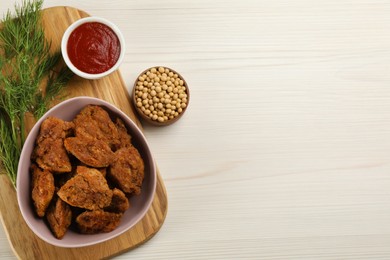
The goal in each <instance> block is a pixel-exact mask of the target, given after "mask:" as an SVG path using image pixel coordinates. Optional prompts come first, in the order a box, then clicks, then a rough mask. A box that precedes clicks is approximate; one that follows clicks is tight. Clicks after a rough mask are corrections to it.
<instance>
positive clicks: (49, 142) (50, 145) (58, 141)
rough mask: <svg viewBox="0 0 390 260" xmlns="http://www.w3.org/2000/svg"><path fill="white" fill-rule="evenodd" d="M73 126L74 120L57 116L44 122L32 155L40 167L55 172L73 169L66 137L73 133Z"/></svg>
mask: <svg viewBox="0 0 390 260" xmlns="http://www.w3.org/2000/svg"><path fill="white" fill-rule="evenodd" d="M73 127H74V124H73V123H72V122H66V121H63V120H61V119H59V118H55V117H48V118H47V119H45V120H44V121H43V122H42V124H41V128H40V131H39V134H38V137H37V140H36V147H35V149H34V152H33V155H32V158H33V159H35V160H36V162H37V164H38V165H39V167H41V168H42V169H44V170H49V171H51V172H54V173H63V172H70V171H71V170H72V165H71V163H70V160H69V157H68V154H67V152H66V150H65V147H64V139H65V138H66V137H67V136H68V135H69V134H70V133H71V131H72V129H73Z"/></svg>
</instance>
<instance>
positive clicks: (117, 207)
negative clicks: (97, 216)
mask: <svg viewBox="0 0 390 260" xmlns="http://www.w3.org/2000/svg"><path fill="white" fill-rule="evenodd" d="M129 207H130V203H129V200H128V199H127V197H126V195H125V194H124V193H123V192H122V191H121V190H120V189H117V188H114V189H113V190H112V200H111V204H110V206H108V207H106V208H104V210H105V211H108V212H116V213H123V212H125V211H126V210H127V209H128V208H129Z"/></svg>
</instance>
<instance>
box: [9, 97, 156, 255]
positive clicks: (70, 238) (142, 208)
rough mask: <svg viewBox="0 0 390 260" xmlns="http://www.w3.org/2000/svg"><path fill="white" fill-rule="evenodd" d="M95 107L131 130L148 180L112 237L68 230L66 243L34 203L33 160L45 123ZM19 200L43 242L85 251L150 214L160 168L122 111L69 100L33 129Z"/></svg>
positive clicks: (19, 182) (20, 172)
mask: <svg viewBox="0 0 390 260" xmlns="http://www.w3.org/2000/svg"><path fill="white" fill-rule="evenodd" d="M89 104H94V105H100V106H103V107H104V108H105V109H106V110H107V111H108V112H109V114H111V115H113V116H115V117H120V118H121V119H122V120H123V122H124V123H125V125H126V126H127V129H128V132H129V134H130V135H131V136H132V142H133V144H134V146H135V147H137V148H138V150H139V152H140V154H141V156H142V158H143V159H144V162H145V178H144V182H143V184H142V190H141V194H140V195H138V196H132V197H131V198H130V200H129V202H130V205H131V207H130V208H129V209H128V210H127V211H126V212H125V213H124V215H123V217H122V219H121V223H120V225H119V226H118V227H117V228H116V229H115V230H113V231H111V232H109V233H100V234H93V235H85V234H80V233H77V232H75V231H72V230H68V231H67V233H66V234H65V236H64V237H63V238H62V239H57V238H55V237H54V235H53V234H52V232H51V231H50V229H49V227H48V225H47V224H46V223H45V221H44V220H43V219H40V218H38V217H37V216H36V214H35V213H34V209H33V205H32V200H31V186H30V185H31V175H30V172H29V167H30V157H31V153H32V151H33V148H34V143H35V139H36V137H37V135H38V133H39V128H40V125H41V123H42V121H43V120H44V119H46V118H47V117H48V116H55V117H58V118H61V119H63V120H68V121H70V120H72V119H73V118H74V117H75V116H76V114H77V113H78V112H79V111H80V110H81V109H82V108H83V107H85V106H86V105H89ZM16 185H17V198H18V204H19V208H20V211H21V213H22V215H23V218H24V220H25V221H26V223H27V224H28V226H29V227H30V228H31V230H32V231H33V232H34V233H35V234H36V235H37V236H38V237H40V238H41V239H43V240H44V241H46V242H47V243H50V244H52V245H55V246H59V247H68V248H71V247H83V246H89V245H93V244H97V243H101V242H104V241H107V240H109V239H112V238H114V237H116V236H119V235H120V234H122V233H124V232H125V231H127V230H129V229H130V228H131V227H133V226H134V225H135V224H136V223H137V222H138V221H140V220H141V219H142V217H143V216H144V215H145V214H146V212H147V211H148V209H149V207H150V205H151V203H152V201H153V197H154V193H155V189H156V166H155V163H154V159H153V156H152V153H151V151H150V149H149V145H148V143H147V141H146V139H145V136H144V135H143V133H142V132H141V130H140V129H139V128H138V127H137V126H136V124H135V123H134V122H133V121H132V120H131V119H130V118H129V117H128V116H127V115H126V114H124V113H123V112H122V111H121V110H119V109H118V108H116V107H115V106H113V105H112V104H110V103H107V102H106V101H103V100H100V99H97V98H91V97H76V98H72V99H69V100H66V101H64V102H62V103H60V104H58V105H56V106H54V107H53V108H52V109H50V110H49V111H48V112H47V113H46V114H45V115H44V116H43V117H42V118H41V119H40V120H39V121H38V122H37V123H36V124H35V126H34V127H33V128H32V130H31V132H30V134H29V135H28V137H27V139H26V142H25V144H24V146H23V150H22V153H21V157H20V161H19V167H18V175H17V180H16Z"/></svg>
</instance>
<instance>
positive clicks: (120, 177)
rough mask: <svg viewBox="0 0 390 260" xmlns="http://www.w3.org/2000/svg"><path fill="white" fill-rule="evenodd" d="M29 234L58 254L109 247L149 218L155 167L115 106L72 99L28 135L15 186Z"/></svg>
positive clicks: (143, 141)
mask: <svg viewBox="0 0 390 260" xmlns="http://www.w3.org/2000/svg"><path fill="white" fill-rule="evenodd" d="M16 185H17V187H16V188H17V199H18V204H19V208H20V211H21V213H22V216H23V218H24V220H25V221H26V223H27V225H28V226H29V227H30V228H31V230H32V231H33V232H34V233H35V234H36V235H37V236H38V237H40V238H41V239H43V240H44V241H46V242H48V243H50V244H52V245H55V246H59V247H68V248H71V247H83V246H89V245H94V244H97V243H101V242H104V241H107V240H109V239H112V238H114V237H116V236H118V235H120V234H122V233H124V232H126V231H127V230H129V229H130V228H131V227H133V226H134V225H135V224H137V222H139V221H140V220H141V219H142V217H143V216H144V215H145V214H146V212H147V211H148V209H149V207H150V205H151V203H152V201H153V197H154V193H155V189H156V167H155V163H154V159H153V156H152V153H151V151H150V148H149V145H148V143H147V141H146V139H145V136H144V135H143V133H142V131H141V130H140V129H139V128H138V127H137V125H136V124H135V123H134V122H133V121H132V120H131V119H130V118H129V117H128V116H127V115H126V114H125V113H123V112H122V111H121V110H120V109H118V108H117V107H115V106H114V105H112V104H110V103H108V102H106V101H103V100H100V99H97V98H91V97H76V98H72V99H69V100H66V101H63V102H61V103H60V104H58V105H56V106H54V107H53V108H52V109H50V110H49V111H48V112H47V113H46V114H45V115H44V116H43V117H42V118H40V119H39V120H38V122H37V123H36V124H35V126H34V127H33V128H32V130H31V131H30V133H29V135H28V137H27V139H26V141H25V144H24V146H23V150H22V153H21V157H20V161H19V166H18V175H17V180H16Z"/></svg>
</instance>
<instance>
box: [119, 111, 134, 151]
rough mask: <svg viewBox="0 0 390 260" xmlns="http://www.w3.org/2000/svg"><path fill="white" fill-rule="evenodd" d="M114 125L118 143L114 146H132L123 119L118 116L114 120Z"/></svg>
mask: <svg viewBox="0 0 390 260" xmlns="http://www.w3.org/2000/svg"><path fill="white" fill-rule="evenodd" d="M115 125H116V127H117V129H118V135H119V144H118V145H117V146H116V149H120V148H123V147H129V146H132V144H131V135H129V133H128V132H127V128H126V126H125V124H124V123H123V121H122V120H121V119H120V118H117V119H116V121H115Z"/></svg>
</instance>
